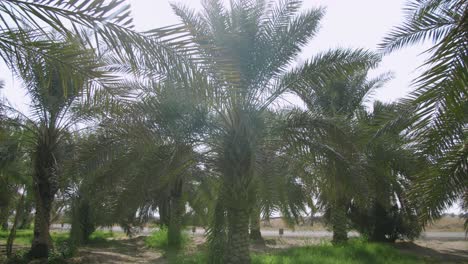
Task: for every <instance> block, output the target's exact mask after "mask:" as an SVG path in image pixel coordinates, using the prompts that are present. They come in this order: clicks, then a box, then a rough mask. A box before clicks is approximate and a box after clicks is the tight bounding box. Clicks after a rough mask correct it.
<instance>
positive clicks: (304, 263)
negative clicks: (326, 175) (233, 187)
mask: <svg viewBox="0 0 468 264" xmlns="http://www.w3.org/2000/svg"><path fill="white" fill-rule="evenodd" d="M206 261H207V259H206V254H204V253H198V254H195V255H179V256H177V258H172V259H169V263H174V264H176V263H182V264H201V263H206ZM314 263H316V264H390V263H392V264H423V263H432V262H427V261H425V260H423V259H421V258H419V257H417V256H414V255H409V254H405V253H402V252H400V251H398V250H397V249H395V248H393V247H392V246H391V245H386V244H378V243H367V242H362V241H359V240H354V241H350V242H349V243H347V244H345V245H342V246H333V245H331V244H330V243H325V244H321V245H315V246H307V247H298V248H291V249H287V250H284V251H278V252H272V253H263V254H252V264H314Z"/></svg>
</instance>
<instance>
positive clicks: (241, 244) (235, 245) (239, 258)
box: [225, 208, 250, 264]
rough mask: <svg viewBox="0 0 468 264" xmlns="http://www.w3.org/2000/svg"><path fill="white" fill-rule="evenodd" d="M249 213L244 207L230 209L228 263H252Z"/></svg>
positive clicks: (226, 261)
mask: <svg viewBox="0 0 468 264" xmlns="http://www.w3.org/2000/svg"><path fill="white" fill-rule="evenodd" d="M248 227H249V213H248V211H247V210H243V209H232V208H231V209H228V241H227V254H226V258H225V263H226V264H248V263H250V251H249V228H248Z"/></svg>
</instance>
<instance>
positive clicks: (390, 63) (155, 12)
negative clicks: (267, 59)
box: [0, 0, 425, 111]
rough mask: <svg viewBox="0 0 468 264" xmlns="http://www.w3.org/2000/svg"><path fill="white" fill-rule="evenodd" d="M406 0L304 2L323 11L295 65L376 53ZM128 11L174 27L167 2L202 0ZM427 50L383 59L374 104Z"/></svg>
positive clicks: (145, 2) (17, 92) (141, 2)
mask: <svg viewBox="0 0 468 264" xmlns="http://www.w3.org/2000/svg"><path fill="white" fill-rule="evenodd" d="M405 1H406V0H353V1H344V0H305V1H304V3H303V9H308V8H315V7H319V6H322V7H326V14H325V17H324V18H323V19H322V21H321V26H320V30H319V32H318V33H317V35H316V37H315V38H314V39H313V40H312V41H311V42H310V44H309V45H308V46H307V47H306V48H304V51H303V53H302V54H301V55H300V57H299V58H298V61H303V60H306V59H308V58H310V57H312V56H313V55H314V54H316V53H317V52H320V51H325V50H328V49H332V48H336V47H344V48H366V49H371V50H376V49H377V45H378V43H380V42H381V40H382V39H383V37H384V36H385V34H386V33H387V32H388V31H389V30H390V29H391V27H392V26H395V25H399V24H400V23H401V22H402V20H403V12H402V8H403V6H404V3H405ZM128 2H129V3H130V4H131V6H132V12H133V17H134V22H135V25H136V26H137V28H138V29H140V30H146V29H151V28H155V27H162V26H167V25H171V24H176V23H178V22H179V21H178V18H177V17H176V16H175V15H174V13H173V12H172V9H171V7H170V4H169V3H170V2H174V3H179V4H184V5H187V6H190V7H193V8H195V9H198V10H199V9H200V8H201V3H200V0H178V1H168V0H128ZM424 49H425V47H422V46H418V47H410V48H406V49H404V50H401V51H399V52H395V53H393V54H391V55H388V56H386V57H385V58H384V59H383V61H382V63H381V65H380V67H379V68H378V69H377V70H375V71H374V74H378V73H383V72H388V71H391V72H393V73H394V76H395V78H394V79H393V80H392V81H390V82H388V83H387V84H386V85H385V87H383V88H381V89H380V90H378V91H377V92H376V94H375V97H374V98H376V99H378V100H381V101H385V102H390V101H393V100H395V99H397V98H400V97H403V96H405V94H407V92H408V91H410V82H411V80H412V79H414V78H415V77H416V76H417V74H418V72H417V71H416V69H417V67H418V66H420V65H421V64H422V62H423V61H424V57H425V56H418V55H419V54H420V53H421V52H423V51H424ZM0 79H1V80H4V81H5V87H6V88H5V89H4V95H6V97H7V98H8V99H9V100H10V102H11V103H12V104H13V105H15V106H16V107H18V108H20V109H22V110H23V111H24V110H26V105H27V102H28V99H27V98H26V97H25V92H24V90H23V89H19V88H20V87H19V86H20V84H19V82H13V77H12V75H11V73H9V71H8V69H7V68H6V67H5V66H4V65H3V64H2V65H0Z"/></svg>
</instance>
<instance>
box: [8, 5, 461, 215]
mask: <svg viewBox="0 0 468 264" xmlns="http://www.w3.org/2000/svg"><path fill="white" fill-rule="evenodd" d="M127 1H128V2H129V3H130V4H131V6H132V12H133V17H134V23H135V25H136V26H137V29H140V30H146V29H152V28H155V27H163V26H167V25H172V24H176V23H178V18H177V17H176V16H175V15H174V13H173V12H172V9H171V7H170V5H169V3H170V2H172V1H167V0H127ZM174 2H175V3H181V4H184V5H187V6H190V7H193V8H195V9H200V8H201V3H200V0H179V1H174ZM405 2H406V0H353V1H343V0H305V1H304V4H303V8H304V9H308V8H316V7H319V6H322V7H326V10H327V11H326V14H325V17H324V19H323V20H322V21H321V28H320V30H319V32H318V33H317V36H316V37H315V38H314V39H313V40H312V41H311V43H310V44H309V45H308V46H307V47H306V48H305V49H304V51H303V53H302V54H301V56H300V58H299V59H298V60H299V61H301V60H302V61H303V60H306V59H308V58H310V57H312V56H313V55H314V54H316V53H317V52H320V51H326V50H329V49H332V48H337V47H344V48H366V49H370V50H376V49H377V45H378V43H380V42H381V41H382V39H383V37H384V36H385V35H386V33H387V32H389V30H390V29H391V28H392V27H393V26H396V25H399V24H401V22H402V21H403V11H402V8H403V6H404V4H405ZM426 48H427V46H426V47H423V46H415V47H409V48H405V49H403V50H401V51H398V52H395V53H393V54H391V55H388V56H386V57H385V58H384V59H383V61H382V63H381V65H380V67H379V68H378V69H377V70H376V71H375V72H374V74H378V73H384V72H388V71H391V72H393V73H394V76H395V78H394V79H393V80H392V81H390V82H388V83H387V84H386V85H385V87H383V88H381V89H380V90H378V91H377V92H376V94H375V98H376V99H378V100H381V101H385V102H390V101H394V100H395V99H397V98H400V97H403V96H405V95H406V94H407V93H408V91H410V82H411V80H413V79H414V78H415V77H417V75H418V71H416V69H417V68H418V66H420V65H422V63H423V61H424V58H425V56H423V55H419V54H420V53H422V52H423V51H424V50H425V49H426ZM0 79H2V80H4V81H5V89H4V91H3V92H4V95H6V97H7V98H8V99H9V100H10V102H11V103H12V104H13V105H15V106H16V107H18V108H20V109H22V110H23V111H24V110H26V104H27V102H28V99H26V97H25V92H24V90H23V89H19V88H20V85H19V82H13V77H12V76H11V73H9V71H8V69H7V68H6V67H5V66H4V65H3V64H1V65H0ZM453 210H454V211H457V210H456V209H453ZM449 211H452V209H451V210H449Z"/></svg>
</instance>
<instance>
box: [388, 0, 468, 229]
mask: <svg viewBox="0 0 468 264" xmlns="http://www.w3.org/2000/svg"><path fill="white" fill-rule="evenodd" d="M467 10H468V3H467V2H466V1H464V0H442V1H435V0H414V1H410V2H409V3H408V5H407V7H406V9H405V11H406V13H407V15H406V20H405V21H404V22H403V24H402V25H400V26H397V27H395V28H394V29H393V30H392V31H390V33H389V34H388V35H387V37H385V38H384V40H383V42H382V44H381V48H382V51H383V52H385V53H390V52H393V51H395V50H398V49H401V48H403V47H406V46H409V45H416V44H418V43H422V42H424V41H427V40H429V41H432V42H433V46H432V47H431V48H430V49H429V50H427V51H426V53H428V54H429V58H428V59H427V61H426V62H425V63H424V65H423V66H424V68H425V71H424V72H423V73H422V74H421V75H420V76H419V77H418V78H417V79H416V80H415V81H414V85H415V90H414V91H413V92H412V93H411V94H410V95H409V97H408V98H407V99H405V100H403V103H404V104H405V105H407V106H408V108H409V110H407V111H405V112H404V113H405V115H408V114H412V115H413V118H414V123H413V126H412V131H413V133H412V138H413V140H415V144H418V145H419V146H420V148H421V154H422V155H426V156H430V157H431V160H432V162H433V163H434V164H435V165H436V169H432V170H430V171H427V170H425V171H423V172H421V175H420V177H418V180H417V184H416V185H415V188H414V193H413V194H414V195H413V196H414V198H415V199H417V200H419V202H420V206H419V207H420V209H421V210H422V212H421V215H420V216H421V220H422V222H423V223H426V222H427V221H429V220H432V219H434V218H437V217H440V215H441V213H442V212H443V210H444V209H445V208H447V207H448V206H450V205H452V204H453V203H454V202H456V201H457V200H458V199H464V203H465V205H467V207H468V201H467V200H466V197H468V195H466V193H467V190H468V181H467V177H466V175H467V174H468V163H467V160H468V159H467V157H468V140H467V135H466V130H467V121H468V115H467V113H468V103H467V101H468V100H467V98H468V92H467V91H468V90H467V83H468V79H467V74H466V68H467V65H466V62H467V57H468V45H467V28H468V11H467ZM467 226H468V225H467Z"/></svg>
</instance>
